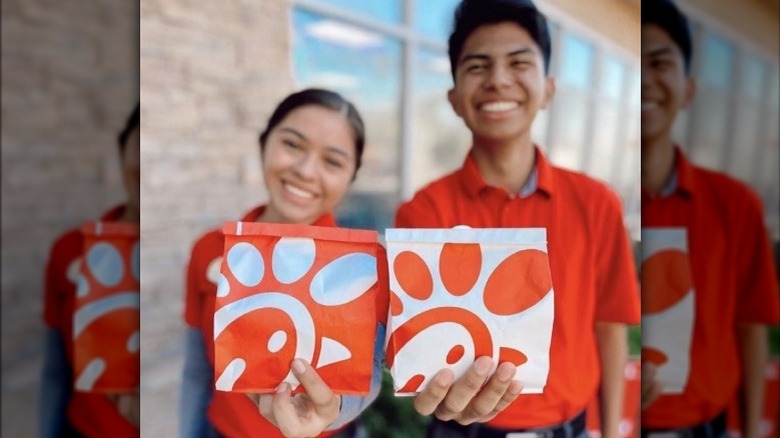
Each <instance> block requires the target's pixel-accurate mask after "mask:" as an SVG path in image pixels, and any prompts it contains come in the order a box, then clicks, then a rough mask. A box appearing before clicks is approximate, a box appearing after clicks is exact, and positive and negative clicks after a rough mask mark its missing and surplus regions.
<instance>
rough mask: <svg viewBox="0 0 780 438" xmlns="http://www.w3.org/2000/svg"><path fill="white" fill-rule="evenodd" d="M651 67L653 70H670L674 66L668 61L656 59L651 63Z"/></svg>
mask: <svg viewBox="0 0 780 438" xmlns="http://www.w3.org/2000/svg"><path fill="white" fill-rule="evenodd" d="M650 66H651V67H653V68H669V67H671V66H672V62H671V61H669V60H668V59H654V60H652V61H650Z"/></svg>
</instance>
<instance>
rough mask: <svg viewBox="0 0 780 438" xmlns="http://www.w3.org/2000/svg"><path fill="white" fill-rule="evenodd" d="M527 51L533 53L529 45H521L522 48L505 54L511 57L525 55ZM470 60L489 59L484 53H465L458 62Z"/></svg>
mask: <svg viewBox="0 0 780 438" xmlns="http://www.w3.org/2000/svg"><path fill="white" fill-rule="evenodd" d="M529 53H533V50H532V49H531V48H530V47H523V48H522V49H517V50H513V51H511V52H509V53H507V54H506V55H505V56H506V57H507V58H509V57H512V56H517V55H525V54H529ZM471 60H479V61H489V60H490V56H489V55H486V54H484V53H472V54H468V55H465V56H464V57H463V59H461V60H460V64H463V63H464V62H466V61H471Z"/></svg>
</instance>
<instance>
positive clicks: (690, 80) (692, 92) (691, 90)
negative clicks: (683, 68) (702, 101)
mask: <svg viewBox="0 0 780 438" xmlns="http://www.w3.org/2000/svg"><path fill="white" fill-rule="evenodd" d="M697 88H698V85H697V83H696V79H695V78H694V77H693V76H688V77H686V78H685V97H684V98H683V101H682V107H683V108H688V105H690V103H691V101H692V100H693V98H694V96H696V90H697Z"/></svg>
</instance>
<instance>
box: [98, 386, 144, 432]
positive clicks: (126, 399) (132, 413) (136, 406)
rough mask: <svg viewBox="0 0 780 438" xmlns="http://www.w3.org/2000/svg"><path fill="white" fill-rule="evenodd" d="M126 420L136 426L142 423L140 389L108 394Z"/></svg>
mask: <svg viewBox="0 0 780 438" xmlns="http://www.w3.org/2000/svg"><path fill="white" fill-rule="evenodd" d="M106 396H107V397H108V399H109V400H111V402H112V403H114V405H115V406H116V410H117V411H119V415H121V416H122V417H123V418H124V419H125V420H127V421H128V422H129V423H130V424H132V425H133V426H135V427H140V424H141V403H140V398H139V397H138V390H137V389H136V391H135V392H133V393H129V394H106Z"/></svg>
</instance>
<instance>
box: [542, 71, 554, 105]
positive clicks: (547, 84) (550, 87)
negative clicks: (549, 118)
mask: <svg viewBox="0 0 780 438" xmlns="http://www.w3.org/2000/svg"><path fill="white" fill-rule="evenodd" d="M554 95H555V79H553V78H551V77H549V76H548V77H546V78H544V99H543V100H542V105H541V108H542V109H547V108H549V107H550V103H552V98H553V96H554Z"/></svg>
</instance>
